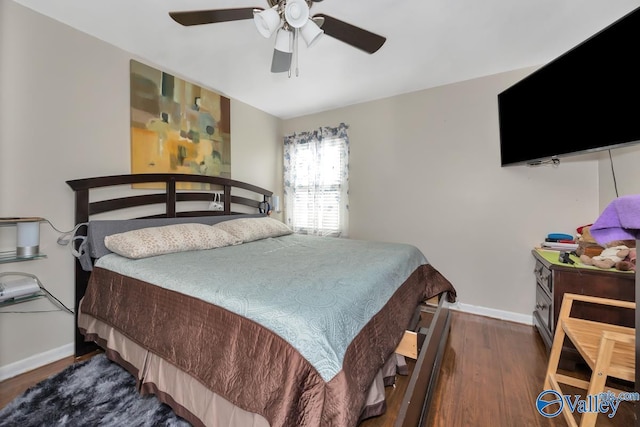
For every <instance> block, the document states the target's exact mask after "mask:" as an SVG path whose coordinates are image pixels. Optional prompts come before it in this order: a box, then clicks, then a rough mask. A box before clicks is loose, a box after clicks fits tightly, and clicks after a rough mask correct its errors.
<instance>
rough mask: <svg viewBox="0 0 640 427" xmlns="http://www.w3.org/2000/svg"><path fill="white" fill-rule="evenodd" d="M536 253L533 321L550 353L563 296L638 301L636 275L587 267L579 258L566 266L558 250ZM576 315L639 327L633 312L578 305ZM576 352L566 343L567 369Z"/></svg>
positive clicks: (565, 362)
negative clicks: (573, 295) (572, 294)
mask: <svg viewBox="0 0 640 427" xmlns="http://www.w3.org/2000/svg"><path fill="white" fill-rule="evenodd" d="M532 253H533V257H534V258H535V261H536V263H535V267H534V270H533V272H534V275H535V279H536V306H535V309H534V311H533V322H534V325H535V327H536V328H537V330H538V332H539V333H540V336H541V337H542V340H543V341H544V343H545V345H546V346H547V350H550V349H551V344H552V342H553V335H554V333H555V325H556V321H557V319H558V313H559V311H560V305H561V304H562V296H563V295H564V293H565V292H570V293H574V294H580V295H591V296H597V297H604V298H613V299H620V300H625V301H635V274H634V273H633V272H621V271H617V270H615V269H609V270H603V269H600V268H596V267H591V266H586V265H583V264H581V263H580V260H579V258H577V257H575V256H572V257H571V259H572V260H573V261H575V264H573V265H572V264H564V263H562V262H560V260H559V252H558V251H545V250H539V249H534V250H533V251H532ZM572 313H574V315H575V316H577V317H580V318H583V319H590V320H600V321H606V322H612V323H617V324H619V325H623V326H629V327H635V313H634V312H633V311H632V310H624V309H618V308H612V307H600V306H593V305H590V304H586V303H581V304H578V303H576V304H574V309H573V311H572ZM575 353H576V351H575V348H573V346H572V345H570V344H569V343H565V347H564V348H563V358H562V359H561V362H563V367H564V368H566V369H571V363H572V362H571V361H572V360H574V359H576V358H575V357H574V354H575ZM576 360H578V359H576Z"/></svg>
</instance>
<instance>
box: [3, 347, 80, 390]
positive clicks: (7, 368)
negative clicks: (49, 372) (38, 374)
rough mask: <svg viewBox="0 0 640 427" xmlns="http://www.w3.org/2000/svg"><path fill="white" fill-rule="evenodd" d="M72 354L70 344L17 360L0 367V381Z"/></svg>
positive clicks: (72, 350)
mask: <svg viewBox="0 0 640 427" xmlns="http://www.w3.org/2000/svg"><path fill="white" fill-rule="evenodd" d="M73 354H74V345H73V343H70V344H65V345H63V346H62V347H58V348H54V349H52V350H48V351H45V352H43V353H40V354H35V355H33V356H31V357H27V358H26V359H23V360H18V361H17V362H13V363H9V364H8V365H4V366H0V381H4V380H6V379H8V378H13V377H15V376H16V375H20V374H23V373H25V372H29V371H31V370H33V369H36V368H39V367H41V366H44V365H48V364H49V363H52V362H57V361H58V360H60V359H64V358H65V357H69V356H73Z"/></svg>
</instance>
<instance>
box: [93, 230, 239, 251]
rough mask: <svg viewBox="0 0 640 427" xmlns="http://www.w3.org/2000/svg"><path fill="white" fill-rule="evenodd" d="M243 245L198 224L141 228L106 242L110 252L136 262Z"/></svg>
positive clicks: (225, 233)
mask: <svg viewBox="0 0 640 427" xmlns="http://www.w3.org/2000/svg"><path fill="white" fill-rule="evenodd" d="M240 243H242V241H241V240H239V239H237V238H236V237H234V236H232V235H231V234H229V233H227V232H226V231H224V230H222V229H219V228H214V227H213V226H211V225H206V224H196V223H187V224H172V225H165V226H162V227H147V228H140V229H137V230H131V231H126V232H124V233H118V234H112V235H109V236H106V237H105V238H104V245H105V246H106V247H107V249H109V250H110V251H112V252H115V253H117V254H118V255H122V256H125V257H127V258H134V259H138V258H146V257H150V256H155V255H162V254H168V253H172V252H183V251H193V250H197V249H213V248H219V247H223V246H229V245H237V244H240Z"/></svg>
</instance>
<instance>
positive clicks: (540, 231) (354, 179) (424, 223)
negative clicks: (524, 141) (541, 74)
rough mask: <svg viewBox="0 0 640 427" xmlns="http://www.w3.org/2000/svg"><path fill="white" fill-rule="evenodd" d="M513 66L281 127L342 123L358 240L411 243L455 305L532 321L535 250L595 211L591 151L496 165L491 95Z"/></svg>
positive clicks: (511, 77) (515, 76)
mask: <svg viewBox="0 0 640 427" xmlns="http://www.w3.org/2000/svg"><path fill="white" fill-rule="evenodd" d="M530 71H532V70H520V71H516V72H510V73H504V74H499V75H494V76H489V77H486V78H481V79H476V80H471V81H466V82H460V83H456V84H452V85H448V86H443V87H438V88H435V89H430V90H425V91H421V92H414V93H410V94H406V95H402V96H396V97H393V98H389V99H383V100H379V101H374V102H368V103H364V104H360V105H353V106H349V107H345V108H341V109H337V110H332V111H328V112H325V113H321V114H315V115H311V116H306V117H300V118H296V119H291V120H287V121H285V123H284V128H283V130H284V132H285V134H290V133H293V132H299V131H302V130H309V129H313V128H316V127H318V126H334V125H337V124H338V123H339V122H345V123H346V124H348V125H349V126H350V128H349V139H350V141H351V157H350V159H351V161H350V172H349V177H350V182H349V205H350V217H349V224H350V235H351V237H353V238H362V239H377V240H388V241H398V242H407V243H412V244H414V245H416V246H418V247H419V248H420V249H421V250H422V251H423V252H424V254H425V255H426V256H427V258H428V259H429V260H430V261H431V262H432V263H433V265H434V266H435V267H436V268H437V269H438V270H440V271H441V272H442V273H443V274H444V275H445V276H446V277H448V278H449V279H450V280H451V281H452V282H453V284H454V285H455V286H456V288H457V289H458V291H459V302H460V303H461V305H460V308H462V309H464V310H467V311H472V312H480V313H482V314H488V315H496V316H498V317H503V318H507V319H513V320H518V321H530V319H531V312H532V311H533V307H534V305H535V301H534V298H535V282H534V278H533V274H532V271H533V258H532V256H531V249H532V248H533V247H534V246H535V245H537V244H539V243H540V242H541V241H542V240H543V239H544V237H545V236H546V235H547V234H548V233H550V232H565V233H570V234H572V233H575V229H576V227H577V226H579V225H583V224H586V223H588V222H592V221H593V220H594V219H595V217H596V216H597V214H598V212H599V205H598V202H599V201H598V161H597V157H595V156H593V155H590V156H588V155H584V156H575V157H573V158H567V160H563V161H562V162H561V164H560V166H559V167H551V166H542V167H535V168H534V167H527V166H514V167H507V168H501V167H500V151H499V150H500V148H499V135H498V117H497V94H498V93H499V92H501V91H502V90H504V89H505V88H507V87H508V86H510V85H511V84H513V83H515V82H516V81H518V80H519V79H521V78H522V77H524V76H525V75H527V74H528V73H529V72H530Z"/></svg>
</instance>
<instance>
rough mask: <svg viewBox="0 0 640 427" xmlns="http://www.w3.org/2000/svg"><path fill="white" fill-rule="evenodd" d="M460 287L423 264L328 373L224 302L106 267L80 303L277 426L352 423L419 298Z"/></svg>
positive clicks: (451, 292)
mask: <svg viewBox="0 0 640 427" xmlns="http://www.w3.org/2000/svg"><path fill="white" fill-rule="evenodd" d="M443 292H449V294H448V298H449V301H450V302H453V301H455V297H456V293H455V289H454V288H453V286H452V285H451V283H449V281H448V280H447V279H445V278H444V277H443V276H442V275H441V274H440V273H439V272H438V271H437V270H436V269H435V268H433V267H432V266H431V265H429V264H427V265H422V266H420V267H419V268H418V269H416V270H415V271H414V272H413V274H411V276H410V277H409V278H408V279H407V280H406V281H405V282H404V284H403V285H402V286H401V287H400V288H399V289H398V290H397V291H396V292H395V294H394V295H393V296H392V297H391V299H390V300H389V301H388V303H387V304H386V305H385V306H384V307H383V309H382V310H381V311H380V312H378V313H377V314H376V315H375V316H374V317H373V318H372V319H371V320H370V321H369V322H368V323H367V324H366V326H365V327H364V328H363V330H362V331H361V332H360V333H359V334H358V335H357V336H356V338H355V339H354V340H353V342H352V343H351V344H350V346H349V348H348V349H347V352H346V355H345V358H344V364H343V368H342V370H341V371H340V372H339V373H338V374H337V375H336V376H335V377H334V378H333V379H331V381H329V382H325V381H324V380H323V379H322V378H321V377H320V375H319V374H318V372H317V371H316V370H315V369H314V367H313V366H312V365H311V364H310V363H309V362H307V361H306V359H305V358H304V357H302V356H301V355H300V354H299V353H298V351H297V350H296V349H295V348H294V347H292V346H291V345H290V344H289V343H288V342H286V341H285V340H283V339H282V338H281V337H280V336H279V335H277V334H275V333H273V332H271V331H270V330H268V329H266V328H264V327H262V326H260V325H259V324H257V323H255V322H254V321H252V320H249V319H247V318H245V317H242V316H239V315H237V314H235V313H232V312H230V311H228V310H226V309H223V308H221V307H218V306H216V305H212V304H210V303H207V302H204V301H202V300H199V299H197V298H193V297H190V296H187V295H184V294H180V293H177V292H175V291H171V290H167V289H164V288H160V287H158V286H154V285H152V284H149V283H146V282H143V281H140V280H137V279H132V278H130V277H127V276H123V275H120V274H117V273H113V272H111V271H109V270H106V269H103V268H95V269H94V270H93V272H92V274H91V278H90V280H89V284H88V287H87V291H86V294H85V296H84V298H83V300H82V305H81V311H82V312H83V313H87V314H89V315H91V316H93V317H95V318H97V319H99V320H102V321H103V322H105V323H107V324H109V325H111V326H113V327H115V328H117V329H119V330H120V331H122V332H123V333H124V334H125V335H126V336H128V337H129V338H131V339H132V340H133V341H135V342H137V343H138V344H140V345H141V346H143V347H145V348H147V349H149V351H151V352H153V353H155V354H157V355H159V356H161V357H162V358H164V359H166V360H167V361H168V362H170V363H172V364H174V365H175V366H177V367H178V368H180V369H182V370H184V371H185V372H187V373H189V374H190V375H192V376H193V377H195V378H197V379H198V380H199V381H201V382H202V383H203V384H205V385H206V386H207V387H208V388H210V389H211V390H212V391H213V392H215V393H218V394H220V395H221V396H223V397H224V398H226V399H227V400H229V401H230V402H231V403H233V404H235V405H237V406H239V407H241V408H243V409H245V410H247V411H250V412H255V413H258V414H260V415H262V416H264V417H265V418H266V419H267V420H268V421H269V423H270V425H271V427H279V426H292V427H293V426H295V427H299V426H327V427H328V426H336V427H347V426H355V425H356V424H357V423H358V419H359V416H360V413H361V411H362V408H363V405H364V402H365V398H366V392H367V390H368V388H369V386H370V384H371V382H372V380H373V378H374V376H375V374H376V372H377V371H378V370H379V369H380V368H381V366H382V365H383V364H384V363H385V361H386V360H387V359H388V357H389V355H390V354H392V353H393V351H394V350H395V348H396V347H397V345H398V343H399V341H400V339H401V338H402V335H403V332H404V330H405V329H406V328H407V326H408V325H409V323H410V320H411V317H412V315H413V313H414V308H415V307H416V306H417V305H418V304H419V303H420V302H422V301H423V300H425V299H427V298H431V297H433V296H435V295H439V294H441V293H443Z"/></svg>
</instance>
